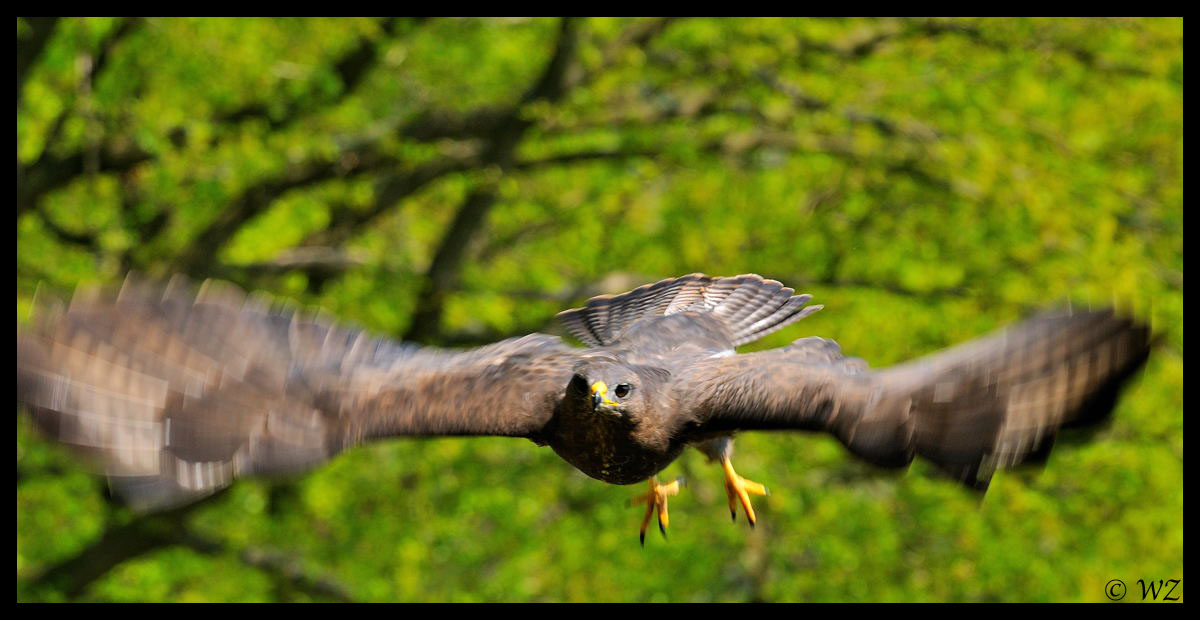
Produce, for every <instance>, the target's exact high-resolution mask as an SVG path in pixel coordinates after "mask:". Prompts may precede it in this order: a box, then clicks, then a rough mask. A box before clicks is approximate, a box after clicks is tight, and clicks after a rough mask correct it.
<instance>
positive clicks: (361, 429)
mask: <svg viewBox="0 0 1200 620" xmlns="http://www.w3.org/2000/svg"><path fill="white" fill-rule="evenodd" d="M191 290H192V288H191V286H190V285H189V284H188V283H187V282H186V281H184V280H175V281H172V282H171V283H169V284H168V285H166V286H158V285H154V284H145V283H141V282H138V281H136V280H134V279H130V280H128V281H127V282H126V284H125V285H124V286H123V287H122V288H121V290H120V292H119V293H118V294H117V295H116V296H112V295H107V294H105V293H103V292H97V291H81V292H80V293H79V294H77V295H76V296H75V298H74V299H73V300H72V302H71V304H70V307H69V308H68V309H66V310H65V311H58V312H50V311H47V312H40V311H39V312H37V313H36V314H35V323H34V327H33V328H32V329H30V330H22V329H18V332H17V399H18V401H20V402H23V403H25V404H26V405H28V408H29V410H30V412H31V414H32V415H33V417H34V419H35V421H36V422H37V423H38V425H39V426H40V427H41V428H42V429H43V430H44V431H45V432H46V433H47V434H49V435H50V436H51V437H53V438H55V439H57V440H58V441H61V442H63V443H66V444H69V445H71V446H73V447H75V448H76V449H78V450H79V451H81V452H83V453H85V454H87V455H88V456H90V457H92V458H93V460H94V461H95V462H97V463H98V464H99V465H100V466H101V467H103V469H104V470H105V472H106V473H108V474H109V475H110V476H111V477H112V480H113V484H114V486H115V487H116V488H117V489H118V490H119V491H121V492H122V493H123V494H124V495H125V496H126V497H127V498H128V499H129V500H130V502H131V503H132V504H133V505H134V506H135V507H138V508H142V509H158V508H164V507H167V506H171V505H177V504H181V503H184V502H187V501H190V500H194V499H196V498H198V497H201V496H203V495H207V494H209V493H212V492H213V491H215V490H217V489H220V488H222V487H224V486H226V485H228V484H229V483H230V482H231V481H232V480H233V479H234V478H235V477H237V476H242V475H249V474H276V473H286V472H295V471H300V470H303V469H307V468H310V467H312V466H314V465H317V464H319V463H322V462H324V461H326V460H328V459H329V458H331V457H332V456H334V455H336V454H337V453H338V452H340V451H342V450H344V449H346V448H348V447H350V446H353V445H355V444H357V443H359V442H361V441H364V440H367V439H372V438H379V437H387V436H394V435H447V434H452V435H481V434H492V435H508V436H522V437H530V438H536V437H537V434H538V432H539V430H540V429H541V427H542V426H544V425H545V423H546V421H548V420H549V418H550V416H551V415H552V413H553V408H554V404H555V402H556V400H557V398H559V397H561V393H562V391H563V389H564V388H565V386H566V384H567V382H568V379H569V376H570V370H571V367H572V365H573V359H574V356H575V354H574V353H573V349H571V348H569V347H567V346H565V345H563V344H562V343H561V341H560V340H559V339H558V338H555V337H552V336H544V335H538V334H535V335H531V336H527V337H525V338H519V339H513V340H507V341H504V342H500V343H497V344H495V345H491V346H488V347H483V348H480V349H476V350H472V351H440V350H434V349H425V348H420V347H417V346H414V345H407V344H400V343H395V342H392V341H389V340H386V339H380V338H374V337H371V336H369V335H367V334H366V333H364V332H362V331H360V330H356V329H347V328H343V327H339V326H337V325H335V324H333V322H332V321H330V320H329V319H327V318H324V317H320V316H312V315H308V314H305V313H303V312H299V311H295V310H290V309H278V308H276V309H274V310H272V309H270V303H269V302H268V301H264V300H263V299H261V298H246V297H245V296H244V295H243V294H242V293H241V291H239V290H238V289H236V288H235V287H232V286H230V285H227V284H223V283H206V284H205V285H204V286H202V287H201V289H200V292H199V293H197V294H193V293H191ZM39 305H43V304H40V303H39Z"/></svg>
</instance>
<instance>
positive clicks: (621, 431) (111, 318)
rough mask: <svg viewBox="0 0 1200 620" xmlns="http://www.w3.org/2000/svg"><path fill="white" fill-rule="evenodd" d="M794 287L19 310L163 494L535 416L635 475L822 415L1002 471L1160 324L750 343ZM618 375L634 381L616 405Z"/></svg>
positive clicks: (887, 461)
mask: <svg viewBox="0 0 1200 620" xmlns="http://www.w3.org/2000/svg"><path fill="white" fill-rule="evenodd" d="M792 293H793V291H792V289H790V288H786V287H784V286H783V285H782V284H780V283H778V282H775V281H772V280H765V279H763V278H761V277H759V276H756V275H743V276H736V277H733V278H712V277H709V276H705V275H702V274H692V275H689V276H683V277H681V278H675V279H671V280H664V281H662V282H659V283H657V284H652V285H647V286H644V287H641V288H639V289H636V290H634V291H630V292H629V293H625V294H623V295H617V296H611V297H600V298H596V299H593V300H591V301H589V302H588V303H587V305H585V306H584V307H582V308H578V309H574V310H569V311H567V312H564V313H562V314H561V315H560V317H561V319H562V320H563V323H564V325H565V326H566V327H567V329H568V330H569V331H570V332H571V333H572V334H574V335H575V336H577V337H578V338H579V339H580V340H582V341H583V342H585V343H586V344H588V345H590V348H587V349H578V348H573V347H569V346H567V345H565V344H563V343H562V342H561V340H560V339H558V338H556V337H553V336H546V335H540V334H533V335H530V336H526V337H524V338H518V339H512V340H506V341H503V342H499V343H496V344H494V345H490V346H487V347H482V348H479V349H475V350H470V351H448V350H436V349H430V348H421V347H417V346H413V345H405V344H398V343H394V342H391V341H388V340H386V339H380V338H375V337H371V336H369V335H367V334H365V333H364V332H362V331H360V330H355V329H347V328H341V327H338V326H336V325H334V324H333V323H332V322H331V321H329V320H327V319H324V318H321V317H319V316H308V315H305V314H303V313H297V312H294V311H290V310H281V309H279V308H278V307H272V305H271V304H270V302H269V301H268V300H264V299H261V298H257V297H253V296H252V297H246V296H245V295H243V294H242V293H241V292H240V291H238V290H236V289H235V288H233V287H231V286H228V285H221V284H218V283H209V284H206V285H205V286H204V287H202V288H201V290H200V292H199V294H193V293H192V289H191V287H190V285H188V284H187V283H186V282H184V281H181V280H177V281H173V282H172V283H171V284H168V285H166V286H158V285H154V284H146V283H141V282H137V281H135V280H133V279H130V280H129V281H127V282H126V284H125V286H124V287H122V289H121V291H120V292H119V294H117V295H104V294H77V295H76V298H75V299H74V300H73V301H72V303H71V305H70V307H68V308H57V309H55V308H52V307H49V308H48V307H44V305H43V306H42V307H39V308H38V310H37V314H36V315H35V319H34V323H33V327H32V328H31V329H21V328H18V333H17V394H18V400H19V401H21V402H24V403H26V404H27V405H28V407H29V410H30V412H31V413H32V414H33V416H34V418H35V420H36V421H37V422H38V425H39V426H40V427H41V428H42V429H43V430H45V431H46V432H47V433H49V434H50V435H51V436H52V437H54V438H56V439H58V440H59V441H62V442H64V443H67V444H71V445H72V446H75V447H76V448H78V449H79V450H80V451H82V452H84V453H87V454H89V455H90V456H92V457H93V458H94V459H95V461H96V462H98V463H100V464H101V465H102V466H103V468H104V469H105V471H106V472H107V473H108V474H109V475H110V476H112V479H113V481H114V485H115V486H116V487H117V489H118V490H119V491H121V492H122V493H123V494H124V495H126V496H127V497H128V498H129V499H130V501H131V502H132V503H133V504H135V505H136V506H139V507H143V508H159V507H164V506H168V505H173V504H179V503H182V502H186V501H189V500H192V499H195V498H197V497H200V496H203V495H205V494H208V493H211V492H213V491H214V490H217V489H219V488H221V487H223V486H225V485H227V484H229V483H230V482H231V481H232V480H233V479H234V478H235V477H237V476H240V475H247V474H262V473H276V472H290V471H299V470H303V469H305V468H308V467H312V466H314V465H316V464H318V463H321V462H324V461H325V460H327V459H329V458H331V457H332V456H334V455H335V454H337V453H338V452H340V451H342V450H344V449H347V448H349V447H351V446H353V445H355V444H357V443H360V442H363V441H366V440H370V439H375V438H382V437H390V436H402V435H423V436H434V435H506V436H514V437H525V438H529V439H531V440H533V441H535V442H537V443H539V444H549V445H550V446H551V447H552V448H553V449H554V450H555V451H556V452H557V453H558V454H560V455H561V456H563V458H564V459H566V460H567V461H569V462H571V463H572V464H573V465H575V466H576V467H578V468H579V469H581V470H582V471H584V472H585V473H587V474H588V475H591V476H593V477H596V478H599V479H602V480H606V481H608V482H613V483H620V484H626V483H632V482H637V481H640V480H644V479H645V478H647V477H649V476H652V475H653V474H655V473H657V472H658V471H659V470H661V469H662V468H664V467H666V466H667V465H668V464H670V462H671V461H672V460H674V459H675V458H676V457H677V456H678V455H679V453H680V452H681V451H682V450H683V448H684V447H685V446H687V445H689V444H704V443H705V442H710V444H708V445H711V442H713V441H724V438H727V437H728V436H729V435H731V434H732V433H734V432H736V431H739V430H756V429H763V430H775V429H803V430H815V431H826V432H830V433H833V434H834V435H835V436H836V437H838V439H840V440H841V441H842V442H843V443H844V444H845V445H846V446H847V447H848V448H849V449H850V450H851V452H853V453H854V454H856V455H858V456H860V457H862V458H864V459H866V460H868V461H871V462H874V463H877V464H880V465H885V466H901V465H905V464H907V463H908V462H910V461H911V460H912V459H913V457H914V456H922V457H925V458H928V459H930V460H932V461H933V462H934V463H936V464H937V465H938V466H940V467H941V468H943V469H944V470H945V471H947V472H948V473H950V474H951V475H953V476H955V477H956V478H958V479H960V480H962V481H963V482H965V483H967V484H970V485H972V486H975V487H979V488H985V487H986V485H987V482H988V480H989V479H990V477H991V474H992V472H993V471H994V470H995V469H996V468H997V467H1003V466H1010V465H1014V464H1018V463H1020V462H1022V461H1025V460H1029V459H1031V458H1036V457H1039V456H1042V455H1044V454H1045V452H1046V451H1047V450H1048V449H1049V446H1050V444H1051V442H1052V441H1053V438H1054V436H1055V434H1056V432H1057V431H1058V430H1059V429H1060V428H1062V427H1064V426H1070V425H1073V424H1087V423H1091V422H1095V421H1098V420H1100V419H1102V418H1104V417H1105V416H1106V415H1107V414H1108V413H1109V412H1111V410H1112V408H1113V406H1114V404H1115V400H1116V397H1117V394H1118V391H1119V390H1120V388H1121V386H1122V385H1123V384H1124V383H1125V382H1126V381H1127V380H1128V379H1129V377H1130V376H1131V375H1132V374H1133V373H1134V372H1136V370H1137V369H1138V368H1139V367H1140V366H1141V365H1142V363H1143V362H1144V361H1145V360H1146V358H1147V355H1148V351H1149V333H1148V330H1147V329H1146V328H1145V327H1143V326H1141V325H1138V324H1136V323H1134V322H1133V321H1130V320H1129V319H1124V318H1120V317H1117V316H1115V315H1114V314H1113V313H1111V312H1109V311H1099V312H1085V313H1076V314H1060V315H1053V316H1045V317H1041V318H1038V319H1034V320H1032V321H1029V322H1026V323H1022V324H1019V325H1017V326H1014V327H1011V328H1009V329H1008V330H1005V331H1003V332H1001V333H1000V334H997V335H994V336H991V337H989V338H985V339H981V340H978V341H975V342H972V343H968V344H966V345H963V346H960V347H958V348H955V349H951V350H948V351H946V352H943V353H939V354H935V355H933V356H930V357H927V358H923V359H921V360H917V361H915V362H910V363H908V364H903V365H900V366H896V367H893V368H889V369H884V370H881V371H870V370H868V368H867V366H866V364H865V363H863V362H862V361H861V360H858V359H855V358H846V357H844V356H843V355H842V354H841V351H840V349H839V348H838V346H837V344H836V343H834V342H833V341H830V340H824V339H820V338H805V339H800V340H797V341H795V342H794V343H792V344H791V345H790V346H787V347H783V348H780V349H775V350H771V351H764V352H760V353H752V354H744V355H738V354H736V353H735V351H734V348H735V347H736V346H738V345H740V344H743V343H745V342H749V341H752V340H755V339H757V338H760V337H762V336H763V335H765V334H767V333H771V332H773V331H775V330H777V329H780V328H782V327H785V326H787V325H789V324H791V323H793V322H795V321H797V320H799V319H801V318H803V317H804V316H807V315H808V314H809V313H811V312H813V311H815V310H816V309H819V306H815V307H807V306H806V305H805V304H807V302H808V301H809V299H810V298H809V296H807V295H793V294H792ZM597 382H602V383H603V384H604V385H606V386H613V389H616V387H617V386H621V388H622V390H624V391H625V392H626V394H625V396H623V397H620V396H615V395H614V396H611V397H606V398H608V400H609V402H612V403H614V404H613V405H611V406H609V405H604V406H602V407H600V406H597V404H596V403H597V400H594V387H593V386H595V385H596V383H597ZM613 399H615V400H613ZM721 445H722V446H724V445H725V444H724V443H722V444H721ZM721 449H724V448H721ZM706 451H708V452H709V453H710V454H712V451H711V450H706Z"/></svg>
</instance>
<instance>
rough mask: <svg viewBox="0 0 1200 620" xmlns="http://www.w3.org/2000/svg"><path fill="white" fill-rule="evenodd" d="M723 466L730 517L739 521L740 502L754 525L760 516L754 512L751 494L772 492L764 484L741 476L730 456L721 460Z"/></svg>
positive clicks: (747, 517)
mask: <svg viewBox="0 0 1200 620" xmlns="http://www.w3.org/2000/svg"><path fill="white" fill-rule="evenodd" d="M721 467H722V468H723V469H724V470H725V493H726V495H728V496H729V516H730V518H732V519H733V520H734V521H735V522H736V521H737V507H738V504H739V503H740V504H741V505H742V510H745V511H746V520H747V521H748V522H749V523H750V527H754V525H755V523H757V522H758V518H757V517H756V516H755V514H754V505H753V504H751V503H750V494H751V493H753V494H754V495H770V494H771V492H770V491H769V490H768V489H767V487H765V486H763V485H762V484H759V483H757V482H755V481H753V480H747V479H746V478H743V477H741V476H739V475H738V473H737V472H736V471H734V469H733V462H732V461H730V460H729V459H728V458H726V459H722V460H721Z"/></svg>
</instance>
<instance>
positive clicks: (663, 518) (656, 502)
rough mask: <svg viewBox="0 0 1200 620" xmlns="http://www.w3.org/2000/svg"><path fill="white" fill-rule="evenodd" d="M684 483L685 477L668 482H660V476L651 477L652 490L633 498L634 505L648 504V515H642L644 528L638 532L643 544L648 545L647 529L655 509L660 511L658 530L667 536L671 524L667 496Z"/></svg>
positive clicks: (674, 492)
mask: <svg viewBox="0 0 1200 620" xmlns="http://www.w3.org/2000/svg"><path fill="white" fill-rule="evenodd" d="M682 485H683V478H676V479H675V480H673V481H671V482H670V483H668V484H659V483H658V478H651V479H650V490H649V491H647V492H646V493H643V494H642V495H637V496H635V497H634V498H633V505H634V506H637V505H638V504H643V503H644V504H646V515H645V516H644V517H642V528H641V531H640V532H639V533H638V540H639V541H640V542H641V544H642V546H643V547H644V546H646V529H647V528H649V527H650V517H652V516H654V511H656V510H657V511H658V531H660V532H662V535H663V538H666V537H667V527H668V526H670V525H671V519H670V516H669V515H668V513H667V498H668V497H670V496H672V495H677V494H678V493H679V487H680V486H682Z"/></svg>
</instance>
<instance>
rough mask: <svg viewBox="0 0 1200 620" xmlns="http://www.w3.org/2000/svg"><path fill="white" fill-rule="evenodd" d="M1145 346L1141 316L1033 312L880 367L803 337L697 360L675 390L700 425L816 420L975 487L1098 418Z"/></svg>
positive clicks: (869, 456) (858, 450)
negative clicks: (986, 333)
mask: <svg viewBox="0 0 1200 620" xmlns="http://www.w3.org/2000/svg"><path fill="white" fill-rule="evenodd" d="M1149 350H1150V342H1149V330H1148V329H1147V328H1146V327H1144V326H1142V325H1139V324H1136V323H1134V322H1132V321H1130V320H1129V319H1125V318H1121V317H1117V316H1114V315H1113V313H1112V312H1111V311H1101V312H1090V313H1083V314H1069V315H1058V316H1045V317H1040V318H1037V319H1033V320H1031V321H1028V322H1025V323H1022V324H1019V325H1016V326H1014V327H1011V328H1009V329H1007V330H1004V331H1002V332H1000V333H998V334H995V335H993V336H990V337H987V338H983V339H980V340H977V341H973V342H970V343H967V344H965V345H962V346H959V347H956V348H953V349H949V350H947V351H944V352H942V353H938V354H935V355H932V356H929V357H926V358H922V359H920V360H916V361H914V362H910V363H907V364H903V365H900V366H895V367H893V368H890V369H886V370H883V371H879V372H867V371H866V368H865V364H863V363H862V362H861V361H859V360H853V359H847V358H843V357H842V356H841V352H840V351H839V350H838V349H837V345H836V344H834V343H833V342H832V341H826V340H821V339H816V338H810V339H805V340H800V341H797V342H796V343H794V344H793V345H792V346H790V347H786V348H784V349H778V350H774V351H766V352H762V353H754V354H749V355H738V356H734V357H729V358H723V359H712V360H705V361H704V362H701V363H698V364H696V365H695V366H694V367H693V368H692V369H691V370H689V371H687V372H686V373H684V374H683V375H682V376H681V377H680V379H681V381H680V383H679V384H678V386H679V387H678V391H679V393H680V394H681V398H682V399H683V400H684V402H686V403H687V404H688V405H687V406H688V407H690V408H691V409H692V414H691V415H692V419H693V420H694V422H693V425H694V428H695V430H696V432H698V433H701V434H703V433H711V432H727V431H732V430H739V429H747V430H748V429H805V430H821V431H827V432H830V433H833V434H834V435H836V436H837V437H838V438H839V439H840V440H841V441H842V442H843V443H844V444H845V445H846V446H847V447H848V448H849V449H850V450H851V451H852V452H854V453H855V454H856V455H858V456H860V457H862V458H864V459H866V460H868V461H871V462H873V463H876V464H879V465H884V466H902V465H905V464H907V463H908V462H910V461H911V460H912V458H913V456H914V455H920V456H923V457H925V458H928V459H930V460H931V461H933V462H934V463H936V464H937V465H938V466H940V467H941V468H942V469H944V470H945V471H947V472H948V473H950V474H951V475H953V476H954V477H956V478H958V479H959V480H961V481H963V482H964V483H965V484H968V485H971V486H974V487H976V488H980V489H984V488H986V487H987V484H988V482H989V481H990V479H991V476H992V473H993V472H994V471H995V469H996V468H997V467H1006V466H1012V465H1016V464H1018V463H1021V462H1024V461H1027V460H1032V459H1036V458H1038V457H1044V456H1045V455H1046V453H1047V452H1048V450H1049V448H1050V447H1051V445H1052V442H1053V439H1054V436H1055V434H1056V433H1057V432H1058V430H1059V429H1060V428H1063V427H1069V426H1082V425H1087V424H1092V423H1095V422H1099V421H1101V420H1103V419H1104V418H1106V417H1107V416H1108V414H1109V413H1111V412H1112V409H1113V407H1114V406H1115V404H1116V399H1117V395H1118V393H1119V391H1120V389H1121V387H1122V386H1123V385H1124V384H1125V382H1126V381H1127V380H1128V379H1129V378H1130V377H1131V376H1132V375H1133V374H1134V373H1135V372H1136V371H1137V370H1138V369H1139V368H1140V367H1141V366H1142V364H1143V363H1144V362H1145V361H1146V359H1147V356H1148V355H1149Z"/></svg>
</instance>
